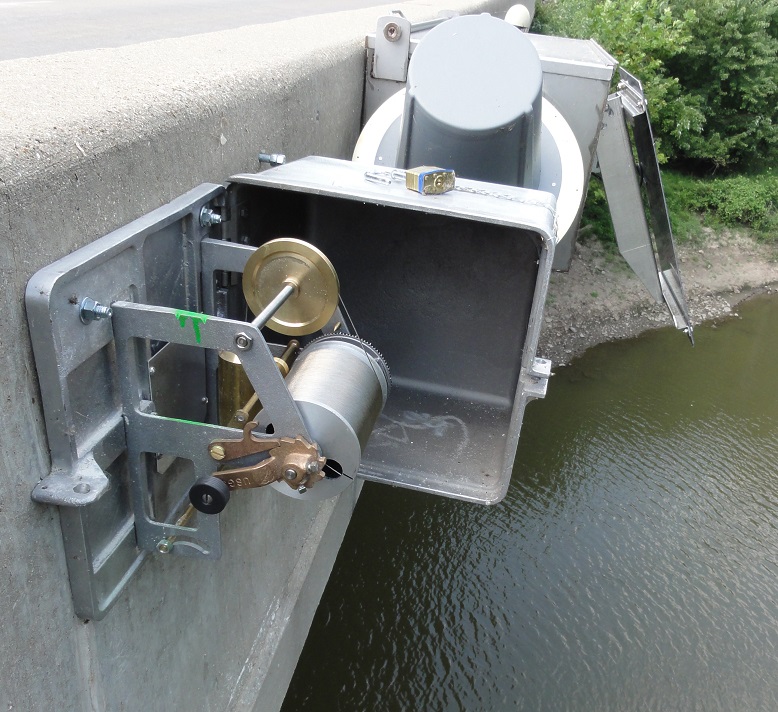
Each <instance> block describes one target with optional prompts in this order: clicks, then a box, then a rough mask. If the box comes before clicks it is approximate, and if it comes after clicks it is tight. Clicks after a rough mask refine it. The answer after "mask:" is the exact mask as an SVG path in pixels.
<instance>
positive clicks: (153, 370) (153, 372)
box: [149, 366, 157, 376]
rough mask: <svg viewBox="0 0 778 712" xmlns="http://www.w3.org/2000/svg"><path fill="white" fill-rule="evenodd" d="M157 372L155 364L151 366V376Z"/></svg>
mask: <svg viewBox="0 0 778 712" xmlns="http://www.w3.org/2000/svg"><path fill="white" fill-rule="evenodd" d="M156 372H157V369H156V368H154V366H149V376H153V375H154V374H155V373H156Z"/></svg>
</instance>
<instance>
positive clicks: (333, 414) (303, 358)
mask: <svg viewBox="0 0 778 712" xmlns="http://www.w3.org/2000/svg"><path fill="white" fill-rule="evenodd" d="M286 384H287V386H288V387H289V392H290V393H291V394H292V397H293V398H294V400H295V403H296V404H297V407H298V408H299V410H300V414H301V415H302V418H303V421H304V422H305V425H306V427H307V428H308V431H309V433H310V435H311V437H312V438H313V439H314V440H315V441H316V442H317V443H318V445H319V447H321V450H322V454H323V455H324V456H325V457H326V458H327V459H328V460H335V461H337V462H338V464H339V465H340V466H341V467H342V471H343V473H344V474H345V475H347V476H348V477H353V476H354V475H355V474H356V471H357V469H358V468H359V463H360V460H361V459H362V452H363V450H364V448H365V445H366V444H367V441H368V438H369V437H370V434H371V433H372V431H373V426H374V425H375V422H376V419H377V418H378V416H379V415H380V414H381V410H382V409H383V407H384V404H385V403H386V398H387V396H388V394H389V386H390V380H389V370H388V368H387V366H386V364H385V362H384V360H383V358H382V357H381V355H380V354H379V353H378V352H377V351H375V349H373V348H372V347H371V346H370V345H369V344H367V343H362V342H360V340H359V339H357V338H355V337H353V336H348V335H346V334H343V335H340V334H333V335H330V336H325V337H322V338H320V339H318V340H316V341H314V342H312V343H311V344H309V345H308V346H307V347H306V348H305V349H304V350H303V352H302V353H301V355H300V356H299V357H298V358H297V360H296V361H295V363H294V366H292V370H291V371H290V372H289V376H287V379H286ZM328 484H330V485H331V484H333V483H328ZM340 484H341V485H342V486H343V487H345V486H347V484H348V479H347V478H343V480H342V481H341V483H340ZM324 489H325V488H323V487H322V486H321V484H318V483H317V485H316V486H315V487H314V488H313V490H312V491H319V490H321V491H323V490H324ZM329 489H333V488H332V487H330V488H329Z"/></svg>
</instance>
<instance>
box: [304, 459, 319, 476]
mask: <svg viewBox="0 0 778 712" xmlns="http://www.w3.org/2000/svg"><path fill="white" fill-rule="evenodd" d="M305 471H306V472H307V473H308V474H309V475H315V474H316V473H317V472H318V471H319V463H318V462H317V461H316V460H309V461H308V464H307V465H306V466H305Z"/></svg>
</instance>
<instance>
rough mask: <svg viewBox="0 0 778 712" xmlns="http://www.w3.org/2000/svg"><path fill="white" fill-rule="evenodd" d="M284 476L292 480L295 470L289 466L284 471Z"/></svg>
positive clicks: (295, 475) (295, 473) (295, 476)
mask: <svg viewBox="0 0 778 712" xmlns="http://www.w3.org/2000/svg"><path fill="white" fill-rule="evenodd" d="M284 477H286V479H287V480H294V479H296V478H297V471H296V470H293V469H292V468H291V467H290V468H289V469H288V470H286V471H285V472H284Z"/></svg>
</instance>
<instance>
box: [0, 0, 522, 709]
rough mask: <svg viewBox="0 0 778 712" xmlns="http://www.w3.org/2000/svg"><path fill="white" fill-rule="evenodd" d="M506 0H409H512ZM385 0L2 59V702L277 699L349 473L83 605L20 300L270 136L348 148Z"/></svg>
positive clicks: (495, 6)
mask: <svg viewBox="0 0 778 712" xmlns="http://www.w3.org/2000/svg"><path fill="white" fill-rule="evenodd" d="M509 4H510V3H508V2H497V1H496V0H489V1H486V0H484V1H482V2H475V1H469V2H468V1H465V0H448V1H445V2H444V1H439V0H434V1H428V2H424V3H405V4H402V5H400V6H399V7H401V8H402V10H403V12H404V13H405V14H406V16H408V17H409V18H410V19H411V20H413V21H419V20H424V19H429V18H431V17H434V16H436V15H437V14H438V13H439V11H441V10H444V9H450V10H455V11H459V12H462V13H466V12H477V11H491V12H495V13H497V12H504V11H505V9H507V6H508V5H509ZM392 7H397V5H393V6H382V7H376V8H371V9H366V10H360V11H354V12H344V13H334V14H330V15H322V16H318V17H312V18H304V19H299V20H291V21H288V22H282V23H274V24H270V25H259V26H253V27H244V28H241V29H238V30H231V31H226V32H217V33H212V34H204V35H199V36H194V37H187V38H182V39H172V40H165V41H160V42H150V43H145V44H140V45H134V46H130V47H122V48H118V49H110V50H93V51H84V52H72V53H66V54H61V55H52V56H48V57H37V58H32V59H25V60H14V61H8V62H0V96H2V101H0V273H1V274H0V277H1V278H0V294H1V296H0V300H1V301H0V303H1V304H2V311H1V312H0V397H2V407H3V416H2V423H3V427H2V428H0V482H1V483H2V491H3V492H4V494H3V496H2V498H0V541H2V542H3V549H2V551H3V554H2V566H3V572H4V575H3V577H2V580H1V581H0V604H2V607H3V610H4V612H5V624H4V625H3V629H2V630H3V632H2V634H1V635H0V704H4V705H5V706H4V707H3V709H14V710H47V711H48V710H54V709H58V710H128V711H129V710H156V709H169V710H179V709H191V710H199V709H203V710H205V709H210V710H250V709H256V710H263V711H264V710H274V709H277V708H278V707H279V706H280V704H281V702H282V700H283V696H284V693H285V690H286V687H287V685H288V682H289V680H290V678H291V675H292V673H293V671H294V667H295V664H296V661H297V657H298V655H299V652H300V650H301V648H302V644H303V642H304V640H305V636H306V634H307V631H308V627H309V625H310V622H311V619H312V617H313V613H314V611H315V608H316V605H317V603H318V601H319V597H320V595H321V593H322V591H323V588H324V585H325V584H326V580H327V577H328V576H329V572H330V570H331V567H332V565H333V563H334V560H335V556H336V554H337V551H338V548H339V546H340V543H341V540H342V537H343V534H344V532H345V529H346V526H347V524H348V521H349V519H350V516H351V512H352V510H353V506H354V503H355V501H356V500H355V497H356V488H352V490H351V491H350V492H348V493H346V494H344V495H342V496H341V497H340V498H339V499H337V500H333V501H328V502H324V503H320V504H316V503H309V504H300V503H298V502H295V501H293V500H291V499H288V498H286V497H281V496H279V495H277V494H276V493H274V492H271V491H266V492H265V491H260V492H256V493H253V496H251V497H246V498H236V501H235V503H234V504H231V505H230V510H229V511H228V513H227V515H226V516H225V517H224V518H223V532H224V550H225V554H224V556H223V557H222V559H221V560H219V561H218V562H203V561H195V560H190V559H181V558H172V557H171V558H165V557H157V558H154V559H152V560H151V561H149V562H147V563H146V564H145V565H144V566H143V567H142V569H141V571H140V572H139V574H137V575H136V577H135V578H134V580H133V581H132V582H131V583H130V585H129V587H128V588H127V590H126V591H125V593H124V594H123V595H122V596H121V598H120V600H119V602H118V603H117V604H116V606H115V607H114V609H112V611H111V612H110V613H109V614H108V617H107V618H106V619H105V620H104V621H101V622H99V623H84V622H82V621H80V620H78V619H77V618H75V616H74V615H73V611H72V604H71V597H70V589H69V582H68V576H67V569H66V564H65V560H64V552H63V546H62V537H61V533H60V529H59V524H58V514H57V511H56V510H55V509H53V508H48V507H44V506H40V505H36V504H34V503H33V502H31V500H30V492H31V490H32V488H33V486H34V485H35V483H36V482H37V481H38V480H39V479H40V478H41V477H43V476H44V475H46V474H47V473H48V471H49V466H50V465H49V459H48V447H47V444H46V435H45V430H44V426H43V417H42V413H41V410H40V405H39V404H40V397H39V393H38V386H37V379H36V374H35V368H34V362H33V358H32V353H31V349H30V342H29V336H28V332H27V323H26V319H25V314H24V304H23V300H24V288H25V285H26V283H27V281H28V279H29V278H30V276H31V275H32V274H33V273H34V272H35V271H37V270H38V269H39V268H41V267H43V266H45V265H46V264H49V263H50V262H52V261H54V260H56V259H58V258H59V257H62V256H63V255H65V254H67V253H69V252H71V251H73V250H75V249H76V248H78V247H80V246H82V245H84V244H87V243H89V242H91V241H93V240H95V239H96V238H98V237H100V236H102V235H104V234H106V233H108V232H110V231H111V230H113V229H115V228H117V227H119V226H121V225H123V224H125V223H127V222H129V221H131V220H133V219H134V218H137V217H139V216H140V215H142V214H144V213H146V212H148V211H150V210H152V209H154V208H156V207H158V206H160V205H162V204H164V203H166V202H168V201H169V200H171V199H172V198H174V197H176V196H178V195H179V194H181V193H183V192H185V191H186V190H188V189H189V188H191V187H193V186H195V185H197V184H199V183H201V182H205V181H212V182H213V181H216V182H218V181H223V180H225V179H226V178H227V177H229V176H230V175H231V174H234V173H238V172H245V171H254V170H257V161H256V156H257V153H258V151H259V150H262V149H264V150H270V151H273V152H283V153H286V155H287V157H288V158H289V159H294V158H298V157H301V156H305V155H309V154H319V155H325V156H334V157H348V156H349V155H350V153H351V150H352V148H353V145H354V142H355V141H356V138H357V135H358V131H359V118H360V107H361V100H362V82H363V71H364V36H365V33H366V32H368V31H370V30H371V29H374V28H375V22H376V19H377V18H378V17H379V16H380V15H382V14H387V13H388V11H389V10H390V9H391V8H392Z"/></svg>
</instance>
